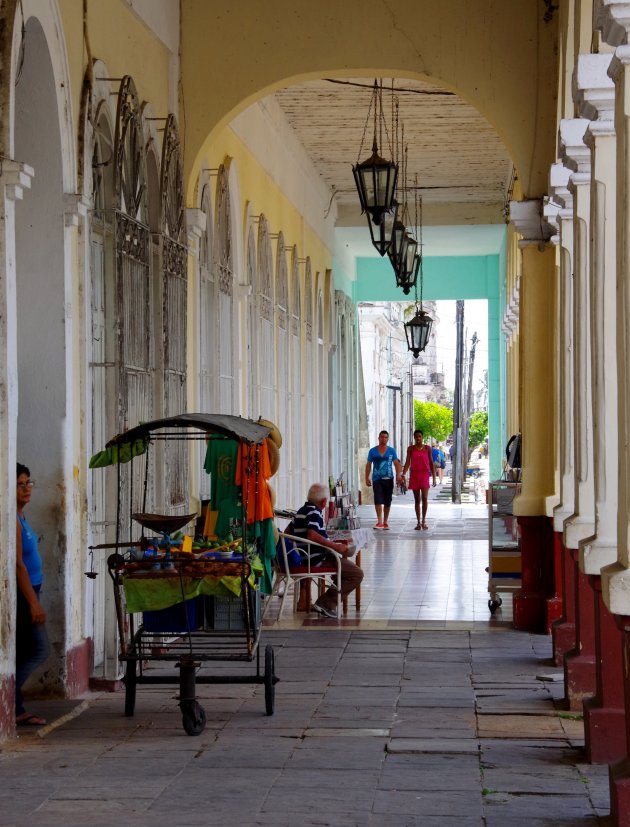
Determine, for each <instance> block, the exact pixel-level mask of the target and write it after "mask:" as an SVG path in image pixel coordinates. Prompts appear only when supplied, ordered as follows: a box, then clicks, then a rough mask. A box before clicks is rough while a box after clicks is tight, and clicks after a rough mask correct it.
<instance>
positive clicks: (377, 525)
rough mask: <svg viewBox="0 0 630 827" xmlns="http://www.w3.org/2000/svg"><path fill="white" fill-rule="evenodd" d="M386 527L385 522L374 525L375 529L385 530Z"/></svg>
mask: <svg viewBox="0 0 630 827" xmlns="http://www.w3.org/2000/svg"><path fill="white" fill-rule="evenodd" d="M384 528H385V525H384V523H376V525H375V526H374V531H383V530H384Z"/></svg>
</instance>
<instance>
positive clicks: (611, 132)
mask: <svg viewBox="0 0 630 827" xmlns="http://www.w3.org/2000/svg"><path fill="white" fill-rule="evenodd" d="M614 137H615V123H614V121H591V122H590V124H589V125H588V129H587V130H586V132H585V133H584V143H585V144H586V146H587V147H588V148H589V149H590V150H591V152H593V150H594V149H595V142H596V140H597V139H598V138H614Z"/></svg>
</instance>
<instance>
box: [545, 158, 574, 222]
mask: <svg viewBox="0 0 630 827" xmlns="http://www.w3.org/2000/svg"><path fill="white" fill-rule="evenodd" d="M570 178H571V170H570V169H569V168H568V167H565V165H564V164H560V163H556V164H552V165H551V166H550V167H549V195H550V196H551V200H552V201H553V202H554V203H556V204H559V205H560V207H563V208H564V209H565V210H566V211H567V212H568V213H570V214H571V216H573V195H572V194H571V193H570V192H569V179H570Z"/></svg>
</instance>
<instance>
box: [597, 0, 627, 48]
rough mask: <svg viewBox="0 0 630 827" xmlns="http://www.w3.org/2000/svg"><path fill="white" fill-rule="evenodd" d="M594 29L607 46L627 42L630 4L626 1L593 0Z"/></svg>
mask: <svg viewBox="0 0 630 827" xmlns="http://www.w3.org/2000/svg"><path fill="white" fill-rule="evenodd" d="M593 20H594V21H595V27H596V28H597V29H599V30H600V31H601V33H602V38H603V40H604V42H605V43H608V45H609V46H619V45H621V44H622V43H627V42H628V32H630V3H629V2H627V0H595V2H594V4H593Z"/></svg>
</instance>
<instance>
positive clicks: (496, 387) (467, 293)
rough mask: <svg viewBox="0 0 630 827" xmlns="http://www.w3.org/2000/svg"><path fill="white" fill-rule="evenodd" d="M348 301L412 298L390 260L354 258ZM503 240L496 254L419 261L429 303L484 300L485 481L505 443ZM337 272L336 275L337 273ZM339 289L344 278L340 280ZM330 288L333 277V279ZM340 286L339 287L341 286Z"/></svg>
mask: <svg viewBox="0 0 630 827" xmlns="http://www.w3.org/2000/svg"><path fill="white" fill-rule="evenodd" d="M356 262H357V279H356V281H355V282H354V285H353V293H352V298H353V300H354V301H355V302H356V303H358V302H363V301H365V302H369V301H385V302H399V301H413V299H414V295H413V292H412V293H411V294H410V295H409V296H405V295H404V294H403V293H402V291H401V290H400V288H398V287H396V283H395V281H394V277H393V273H392V268H391V264H390V263H389V261H388V260H387V259H386V258H385V259H376V258H357V260H356ZM505 267H506V244H505V241H504V242H503V244H502V246H501V250H500V252H499V254H498V255H489V256H441V257H435V258H429V257H427V258H425V259H424V271H423V272H424V291H423V296H424V298H425V299H427V300H428V301H443V300H452V301H455V300H457V299H464V300H466V299H486V300H487V302H488V410H489V414H488V431H489V434H488V442H489V448H490V479H498V478H499V477H500V475H501V468H502V458H503V446H504V445H505V442H506V438H505V410H506V400H505V392H504V389H505V387H506V385H505V347H504V341H503V334H502V333H501V316H502V313H503V308H504V306H505ZM340 275H341V274H340ZM340 281H341V282H343V285H344V287H346V286H347V279H346V278H343V277H342V278H341V279H340ZM335 286H337V279H336V278H335ZM341 289H343V288H341Z"/></svg>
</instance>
